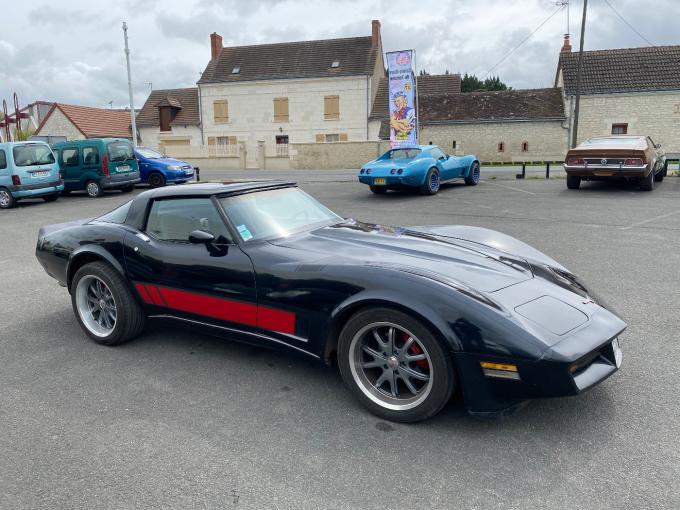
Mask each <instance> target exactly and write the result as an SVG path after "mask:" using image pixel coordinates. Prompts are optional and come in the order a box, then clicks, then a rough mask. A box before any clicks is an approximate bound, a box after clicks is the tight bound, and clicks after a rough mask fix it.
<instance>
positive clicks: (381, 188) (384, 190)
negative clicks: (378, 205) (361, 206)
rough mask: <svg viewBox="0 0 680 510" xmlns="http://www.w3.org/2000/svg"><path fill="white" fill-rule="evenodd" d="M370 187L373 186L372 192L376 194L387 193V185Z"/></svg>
mask: <svg viewBox="0 0 680 510" xmlns="http://www.w3.org/2000/svg"><path fill="white" fill-rule="evenodd" d="M369 188H371V192H372V193H375V194H376V195H384V194H385V193H387V187H386V186H369Z"/></svg>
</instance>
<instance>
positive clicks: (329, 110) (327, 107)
mask: <svg viewBox="0 0 680 510" xmlns="http://www.w3.org/2000/svg"><path fill="white" fill-rule="evenodd" d="M323 116H324V119H327V120H328V119H339V118H340V96H325V97H324V98H323Z"/></svg>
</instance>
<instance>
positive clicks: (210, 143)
mask: <svg viewBox="0 0 680 510" xmlns="http://www.w3.org/2000/svg"><path fill="white" fill-rule="evenodd" d="M208 145H215V137H214V136H209V137H208Z"/></svg>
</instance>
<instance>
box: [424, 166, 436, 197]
mask: <svg viewBox="0 0 680 510" xmlns="http://www.w3.org/2000/svg"><path fill="white" fill-rule="evenodd" d="M433 176H436V185H435V184H433V183H432V179H433ZM440 186H441V181H440V179H439V170H437V169H436V168H435V167H432V168H430V169H429V170H428V171H427V175H426V176H425V182H424V183H423V185H422V186H421V187H420V194H421V195H436V194H437V192H438V191H439V187H440Z"/></svg>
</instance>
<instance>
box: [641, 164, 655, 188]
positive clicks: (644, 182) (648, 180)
mask: <svg viewBox="0 0 680 510" xmlns="http://www.w3.org/2000/svg"><path fill="white" fill-rule="evenodd" d="M654 180H655V179H654V170H653V169H652V170H650V172H649V174H648V175H647V177H643V178H642V179H641V180H640V189H641V190H642V191H652V190H653V189H654Z"/></svg>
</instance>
